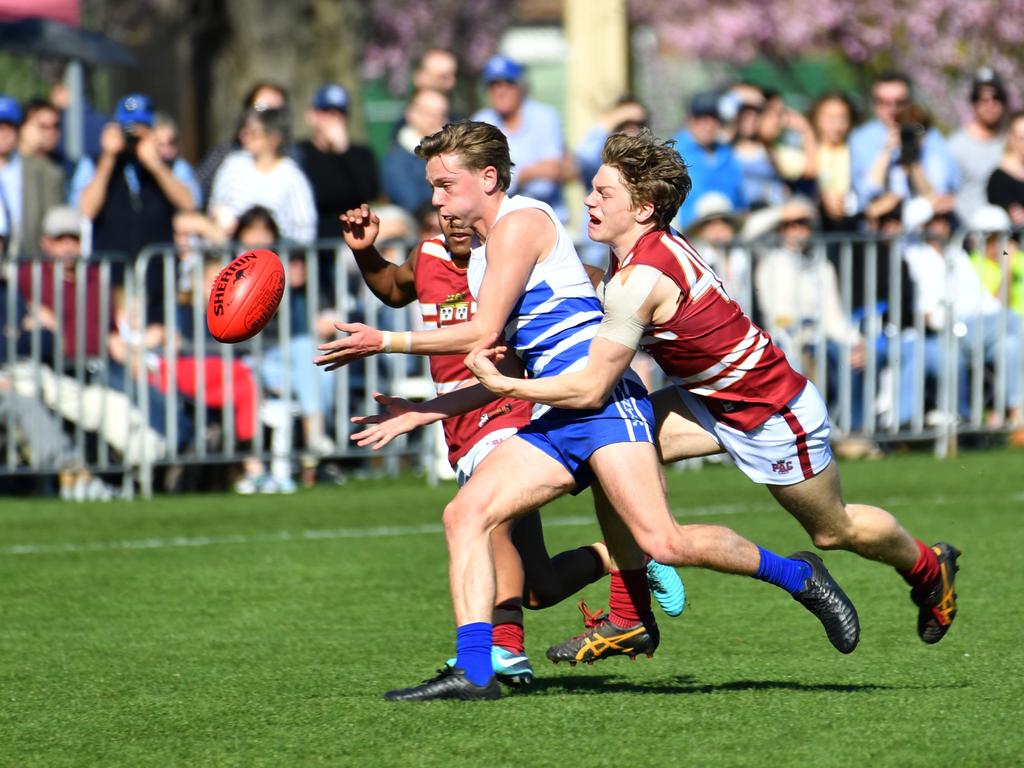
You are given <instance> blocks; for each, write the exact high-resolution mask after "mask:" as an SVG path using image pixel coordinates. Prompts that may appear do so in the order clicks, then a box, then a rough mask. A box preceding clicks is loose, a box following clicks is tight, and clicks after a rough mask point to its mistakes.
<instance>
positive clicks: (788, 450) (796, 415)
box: [676, 381, 832, 485]
mask: <svg viewBox="0 0 1024 768" xmlns="http://www.w3.org/2000/svg"><path fill="white" fill-rule="evenodd" d="M676 391H677V392H679V396H680V398H681V399H682V401H683V402H684V403H686V407H687V408H689V409H690V413H692V414H693V416H694V418H695V419H697V421H698V422H699V423H700V425H701V426H702V427H704V429H705V430H707V431H708V432H710V433H711V434H712V435H713V436H714V437H715V439H716V440H717V441H718V444H719V445H721V446H722V448H724V449H725V451H726V452H727V453H728V454H729V455H730V456H731V457H732V459H733V461H735V462H736V466H737V467H739V468H740V469H741V470H742V471H743V474H745V475H746V476H747V477H749V478H750V479H751V480H753V481H754V482H755V483H761V484H762V485H794V484H796V483H799V482H801V481H803V480H806V479H808V478H811V477H814V476H815V475H816V474H818V473H819V472H821V471H822V470H823V469H825V468H826V467H827V466H828V465H829V462H830V461H832V448H831V446H830V445H829V442H828V436H829V431H830V427H829V423H828V410H827V409H826V407H825V401H824V400H822V397H821V393H819V392H818V389H817V387H815V386H814V384H812V383H811V382H810V381H808V382H807V386H805V387H804V388H803V390H801V392H800V394H798V395H797V396H796V397H794V398H793V399H792V400H790V401H789V402H788V403H786V405H785V406H783V407H782V409H781V410H779V411H778V412H777V413H775V414H774V415H773V416H771V418H769V419H768V421H766V422H765V423H764V424H762V425H761V426H760V427H758V428H757V429H754V430H752V431H750V432H743V431H742V430H739V429H735V428H734V427H730V426H727V425H726V424H723V423H722V422H720V421H718V420H717V419H716V418H715V417H714V416H712V415H711V412H710V411H708V409H707V407H706V406H705V405H704V403H703V402H702V401H701V399H700V398H699V397H696V396H695V395H693V394H691V393H690V392H687V391H686V390H685V389H683V388H682V387H677V388H676Z"/></svg>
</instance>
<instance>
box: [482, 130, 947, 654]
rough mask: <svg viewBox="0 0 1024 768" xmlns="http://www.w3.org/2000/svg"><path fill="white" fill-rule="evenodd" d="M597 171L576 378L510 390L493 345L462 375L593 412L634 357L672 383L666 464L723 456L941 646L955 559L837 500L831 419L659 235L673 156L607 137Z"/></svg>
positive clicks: (647, 141) (677, 248)
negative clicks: (911, 608) (592, 259)
mask: <svg viewBox="0 0 1024 768" xmlns="http://www.w3.org/2000/svg"><path fill="white" fill-rule="evenodd" d="M602 163H603V164H602V166H601V168H600V169H599V170H598V172H597V174H596V175H595V176H594V179H593V189H592V191H591V193H590V194H589V195H588V196H587V198H586V200H585V204H586V206H587V209H588V212H589V216H590V218H589V223H588V233H589V235H590V237H591V239H593V240H595V241H597V242H603V243H606V244H607V245H609V246H611V251H612V258H611V265H610V267H609V270H608V273H607V275H606V276H605V279H604V281H603V285H602V288H603V294H602V300H603V304H604V310H605V319H604V321H603V323H602V327H601V330H600V331H598V334H597V337H596V338H595V339H594V341H593V342H592V343H591V346H590V353H589V362H588V364H587V366H586V368H584V369H583V370H581V371H578V372H574V373H568V374H562V375H560V376H555V377H550V378H545V379H537V380H524V379H516V378H512V377H508V376H504V375H502V374H501V373H499V371H498V370H497V368H495V366H494V365H493V364H492V361H493V360H496V359H499V358H500V357H501V356H502V354H503V351H502V350H501V349H500V348H499V349H498V350H486V349H481V350H475V351H474V352H472V353H471V354H470V355H469V357H467V363H468V364H469V367H470V368H471V369H472V370H473V372H474V373H476V375H477V377H478V378H479V380H480V381H481V382H482V383H483V384H484V385H485V386H486V387H487V388H488V389H490V390H491V391H492V392H495V393H498V394H500V395H504V396H511V397H518V398H522V399H525V400H531V401H534V402H540V403H547V404H549V405H552V406H555V407H562V408H566V407H568V408H590V407H593V404H594V403H595V402H602V401H603V400H604V399H605V398H607V396H608V393H609V392H610V391H611V388H612V387H613V386H614V382H615V381H617V380H618V377H619V376H621V375H622V372H623V371H624V370H625V369H626V367H627V366H628V365H629V363H630V361H631V360H632V358H633V355H634V353H635V351H636V349H637V348H638V347H642V348H643V349H644V350H646V351H647V352H649V353H650V354H651V356H652V357H654V359H655V360H656V361H657V362H658V364H659V365H660V366H661V367H662V369H663V370H664V371H665V373H666V374H668V375H669V377H670V378H671V379H672V381H673V382H674V386H672V387H669V388H667V389H664V390H661V391H660V392H658V393H655V395H654V396H653V397H652V401H653V402H654V405H655V412H656V416H657V420H658V424H657V429H658V435H657V436H658V442H659V451H660V454H661V457H662V460H663V461H665V462H669V461H676V460H679V459H683V458H689V457H694V456H705V455H709V454H712V453H720V452H722V451H727V452H728V453H729V454H730V456H732V458H733V459H734V460H735V462H736V464H737V466H739V467H740V469H741V470H742V471H743V472H744V473H745V474H746V475H747V476H748V477H750V478H751V479H752V480H754V481H755V482H758V483H762V484H764V485H767V486H768V488H769V490H770V491H771V493H772V495H773V496H774V497H775V498H776V500H777V501H778V502H779V503H780V504H781V505H782V506H783V507H784V508H785V509H786V510H788V511H789V512H790V513H791V514H792V515H793V516H794V517H796V518H797V520H798V521H799V522H800V523H801V525H803V527H804V528H805V529H806V530H807V532H808V533H809V534H810V535H811V538H812V539H813V541H814V543H815V545H816V546H818V547H820V548H822V549H846V550H849V551H852V552H856V553H857V554H859V555H861V556H863V557H866V558H868V559H872V560H880V561H882V562H884V563H887V564H889V565H891V566H892V567H894V568H895V569H896V570H897V571H898V572H899V573H900V574H902V575H903V577H904V579H905V580H906V581H907V583H908V584H909V585H910V586H911V597H912V599H913V600H914V602H915V603H916V604H917V605H918V608H919V611H918V634H919V635H920V637H921V639H922V640H924V641H925V642H926V643H935V642H938V641H939V640H941V639H942V637H943V636H944V635H945V633H946V631H947V630H948V629H949V626H950V624H951V623H952V621H953V618H954V617H955V615H956V595H955V592H954V591H953V582H954V576H955V574H956V571H957V565H956V559H957V557H958V556H959V554H960V553H959V551H958V550H957V549H956V548H955V547H952V546H951V545H949V544H946V543H941V542H940V543H939V544H936V545H934V546H933V547H928V546H926V545H925V544H924V543H923V542H921V541H920V540H919V539H916V538H914V537H912V536H911V535H910V534H909V533H908V532H907V531H906V530H905V529H904V528H903V527H902V526H901V525H900V524H899V522H898V521H897V520H896V519H895V518H894V517H893V516H892V515H891V514H889V513H888V512H886V511H885V510H883V509H880V508H878V507H873V506H867V505H864V504H846V503H845V502H844V501H843V499H842V495H841V493H840V484H839V473H838V470H837V469H836V466H835V463H834V462H833V461H832V453H831V450H830V448H829V442H828V435H829V422H828V413H827V411H826V408H825V405H824V402H823V401H822V398H821V396H820V394H819V393H818V391H817V389H816V388H815V386H814V384H813V383H811V382H809V381H807V379H806V378H805V377H803V376H802V375H801V374H799V373H797V372H796V371H794V370H793V368H792V367H791V366H790V365H789V363H788V361H787V360H786V357H785V355H784V354H783V353H782V351H781V350H780V349H779V348H778V347H776V346H775V344H773V343H772V341H771V339H770V338H769V337H768V336H767V334H765V333H764V331H762V330H761V329H760V328H758V327H757V326H756V325H755V324H754V323H753V322H751V320H750V318H748V317H747V316H746V315H745V314H744V313H743V311H742V310H741V309H740V308H739V306H738V305H737V304H736V303H735V302H734V301H732V299H731V298H730V297H729V296H728V294H727V293H726V292H725V290H724V288H723V287H722V283H721V281H720V280H719V278H718V276H717V275H715V273H714V272H713V271H712V270H711V268H710V267H708V265H707V264H706V263H705V262H704V260H703V259H702V258H701V257H700V255H699V254H698V253H697V252H696V250H694V248H693V247H692V246H691V245H690V244H689V243H688V242H687V241H686V239H685V238H683V237H680V236H679V235H677V234H675V233H674V232H672V231H671V230H670V228H669V221H671V219H672V216H673V215H674V214H675V211H676V210H677V209H678V207H679V205H680V204H681V203H682V201H683V200H684V199H685V197H686V194H687V193H688V191H689V186H690V183H689V177H688V175H687V173H686V166H685V164H684V163H683V160H682V158H680V157H679V154H678V152H676V150H675V149H674V148H673V146H672V144H671V143H663V142H660V141H658V140H657V139H655V138H654V137H653V135H651V134H650V132H649V131H646V132H644V133H642V134H641V135H639V136H636V137H628V136H625V135H623V134H616V135H613V136H611V137H610V138H609V139H608V141H607V143H606V144H605V148H604V153H603V157H602ZM627 522H628V521H627ZM637 541H638V543H639V544H640V546H641V548H646V547H644V545H643V542H642V541H641V540H640V537H638V538H637ZM609 544H612V542H611V541H609ZM614 549H615V547H614V546H612V550H613V551H614Z"/></svg>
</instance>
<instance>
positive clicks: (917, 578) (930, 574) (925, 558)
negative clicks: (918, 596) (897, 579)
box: [900, 539, 939, 589]
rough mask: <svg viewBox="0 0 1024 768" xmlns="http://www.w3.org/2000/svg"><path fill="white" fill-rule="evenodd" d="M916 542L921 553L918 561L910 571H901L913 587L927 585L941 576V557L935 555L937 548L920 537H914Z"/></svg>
mask: <svg viewBox="0 0 1024 768" xmlns="http://www.w3.org/2000/svg"><path fill="white" fill-rule="evenodd" d="M914 543H915V544H917V551H918V553H919V554H918V556H917V562H916V563H914V567H913V568H911V569H910V570H909V571H906V572H902V571H901V572H900V575H901V576H902V577H903V580H904V581H906V582H907V584H909V585H910V586H911V587H912V588H914V589H918V588H923V587H927V586H928V585H929V584H931V583H932V582H934V581H935V580H936V579H937V578H939V558H938V557H936V556H935V550H933V549H932V548H931V547H929V546H928V545H927V544H925V543H924V542H923V541H921V540H920V539H914Z"/></svg>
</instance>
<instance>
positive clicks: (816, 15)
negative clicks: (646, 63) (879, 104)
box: [630, 0, 1024, 122]
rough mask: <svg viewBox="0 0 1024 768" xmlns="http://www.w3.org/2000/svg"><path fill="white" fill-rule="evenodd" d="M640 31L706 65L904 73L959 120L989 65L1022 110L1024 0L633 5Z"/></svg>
mask: <svg viewBox="0 0 1024 768" xmlns="http://www.w3.org/2000/svg"><path fill="white" fill-rule="evenodd" d="M630 12H631V15H632V19H633V21H634V23H638V24H647V25H650V26H652V27H653V28H654V29H656V30H657V34H658V35H659V40H660V41H661V43H662V44H663V45H666V46H668V47H670V48H674V49H676V50H678V51H681V52H683V53H686V54H690V55H692V56H694V57H696V58H701V59H709V60H716V61H724V62H731V63H745V62H749V61H751V60H752V59H755V58H758V57H763V58H767V59H770V60H774V61H776V62H785V61H788V60H791V59H793V58H796V57H799V56H803V55H813V54H821V53H827V52H838V53H839V54H840V55H842V56H843V57H844V58H845V59H846V60H847V61H848V62H849V63H850V64H851V65H852V66H853V67H855V68H856V69H857V70H859V71H860V72H862V73H864V74H865V75H866V79H867V78H870V76H871V75H873V74H876V73H877V72H879V71H881V70H883V69H888V68H895V69H900V70H903V71H905V72H906V73H907V74H908V75H910V76H911V77H912V78H913V80H914V81H915V84H916V87H917V88H918V90H919V93H920V94H921V96H922V97H923V100H924V101H925V102H926V103H927V104H928V106H929V107H931V108H932V109H933V110H934V111H935V112H936V114H937V115H938V116H939V117H940V118H942V119H944V120H946V121H947V122H950V121H952V120H953V119H954V118H955V115H956V112H957V110H958V109H962V108H963V106H964V102H965V99H964V94H965V91H966V83H967V82H968V81H969V80H970V76H971V73H972V72H973V71H974V70H975V69H976V68H978V67H980V66H982V65H987V66H989V67H991V68H992V69H994V70H995V71H996V72H998V73H999V74H1000V75H1001V76H1002V78H1003V80H1004V82H1005V83H1006V85H1007V89H1008V90H1009V91H1010V93H1011V98H1012V100H1013V101H1012V103H1015V104H1017V105H1018V106H1019V105H1020V103H1021V102H1020V95H1021V93H1020V90H1021V88H1020V86H1021V76H1022V72H1024V0H718V2H715V3H707V2H704V0H630Z"/></svg>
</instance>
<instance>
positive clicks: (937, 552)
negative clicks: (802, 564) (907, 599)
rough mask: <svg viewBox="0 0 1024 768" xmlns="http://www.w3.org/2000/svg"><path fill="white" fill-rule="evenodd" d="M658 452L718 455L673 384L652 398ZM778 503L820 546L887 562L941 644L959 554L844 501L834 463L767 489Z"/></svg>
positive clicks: (922, 626) (880, 512)
mask: <svg viewBox="0 0 1024 768" xmlns="http://www.w3.org/2000/svg"><path fill="white" fill-rule="evenodd" d="M651 402H652V404H653V405H654V414H655V419H656V430H657V438H658V452H659V455H660V456H661V460H662V462H663V463H666V464H667V463H670V462H673V461H679V460H680V459H686V458H692V457H695V456H707V455H710V454H713V453H720V452H721V451H722V449H721V447H720V446H719V445H718V443H717V441H716V440H715V439H714V437H713V436H712V435H711V434H709V433H708V432H707V430H705V429H704V428H703V427H702V426H701V425H700V424H699V423H698V422H697V420H696V419H695V418H694V416H693V414H692V413H691V412H690V410H689V409H688V408H687V407H686V404H685V403H684V402H683V401H682V399H681V398H680V397H679V394H678V392H677V391H676V388H675V387H666V388H664V389H661V390H659V391H657V392H655V393H654V394H653V395H652V396H651ZM768 489H769V490H770V491H771V493H772V495H773V496H774V497H775V498H776V500H777V501H778V502H779V503H780V504H781V505H782V506H783V507H784V508H785V509H786V510H787V511H788V512H789V513H790V514H792V515H793V516H794V517H795V518H796V519H797V520H798V521H799V522H800V524H801V525H802V526H803V527H804V529H805V530H806V531H807V533H808V534H810V536H811V539H812V541H813V542H814V544H815V546H817V547H820V548H822V549H846V550H849V551H851V552H856V553H857V554H859V555H861V556H863V557H866V558H870V559H872V560H879V561H881V562H884V563H887V564H889V565H891V566H892V567H893V568H895V569H896V570H897V571H899V573H900V574H901V575H902V576H903V578H904V579H905V580H906V581H907V583H908V584H910V586H911V588H912V591H911V597H912V598H913V600H914V602H915V603H916V604H917V605H918V607H919V611H918V634H919V635H920V636H921V639H922V640H924V641H925V642H926V643H936V642H938V641H939V640H941V639H942V637H943V636H944V635H945V633H946V631H947V630H948V629H949V626H950V624H952V622H953V619H954V618H955V617H956V592H955V591H954V589H953V587H954V580H955V576H956V572H957V570H958V566H957V563H956V561H957V558H958V557H959V556H960V552H959V550H957V549H956V548H955V547H953V546H951V545H949V544H946V543H943V542H939V543H938V544H936V545H934V546H933V547H927V546H925V545H924V543H923V542H921V541H920V539H915V538H914V537H913V536H911V535H910V534H909V533H908V532H907V531H906V529H904V528H903V527H902V526H901V525H900V524H899V522H898V521H897V520H896V519H895V518H894V517H893V516H892V515H891V514H890V513H888V512H887V511H885V510H884V509H882V508H880V507H873V506H869V505H867V504H846V503H845V502H844V501H843V498H842V491H841V488H840V482H839V471H838V469H837V468H836V466H835V463H834V462H833V463H831V464H829V466H828V467H827V468H826V469H825V470H824V471H823V472H820V473H818V475H816V476H815V477H812V478H810V479H808V480H804V481H803V482H801V483H797V484H795V485H789V486H768Z"/></svg>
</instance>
